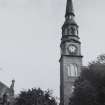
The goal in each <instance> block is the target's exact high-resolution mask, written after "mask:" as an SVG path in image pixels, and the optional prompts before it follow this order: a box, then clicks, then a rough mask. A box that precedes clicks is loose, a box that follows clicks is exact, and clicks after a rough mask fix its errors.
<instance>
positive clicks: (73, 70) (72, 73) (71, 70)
mask: <svg viewBox="0 0 105 105" xmlns="http://www.w3.org/2000/svg"><path fill="white" fill-rule="evenodd" d="M67 72H68V76H69V77H77V76H78V68H77V65H76V64H69V65H68V66H67Z"/></svg>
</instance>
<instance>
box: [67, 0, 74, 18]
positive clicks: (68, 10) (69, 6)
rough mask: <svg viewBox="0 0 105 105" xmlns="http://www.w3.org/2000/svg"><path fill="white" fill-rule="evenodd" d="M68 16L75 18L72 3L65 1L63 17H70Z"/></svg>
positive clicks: (69, 0) (68, 0)
mask: <svg viewBox="0 0 105 105" xmlns="http://www.w3.org/2000/svg"><path fill="white" fill-rule="evenodd" d="M70 15H73V16H75V14H74V8H73V2H72V0H67V4H66V14H65V17H67V16H70Z"/></svg>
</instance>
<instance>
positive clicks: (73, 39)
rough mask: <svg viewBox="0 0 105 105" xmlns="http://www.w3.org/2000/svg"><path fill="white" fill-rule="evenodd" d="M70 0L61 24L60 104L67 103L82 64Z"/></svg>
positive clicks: (79, 43)
mask: <svg viewBox="0 0 105 105" xmlns="http://www.w3.org/2000/svg"><path fill="white" fill-rule="evenodd" d="M74 18H75V14H74V9H73V3H72V0H67V5H66V14H65V22H64V24H63V26H62V38H61V45H60V48H61V58H60V104H61V105H68V103H69V98H70V96H71V94H72V91H73V88H74V87H73V83H74V81H75V79H76V78H77V77H78V76H79V75H80V72H81V66H82V55H81V42H80V41H79V39H80V38H79V36H78V25H77V23H76V22H75V20H74Z"/></svg>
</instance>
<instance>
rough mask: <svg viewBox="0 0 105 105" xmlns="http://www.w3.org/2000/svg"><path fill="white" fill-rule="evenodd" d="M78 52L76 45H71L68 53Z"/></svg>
mask: <svg viewBox="0 0 105 105" xmlns="http://www.w3.org/2000/svg"><path fill="white" fill-rule="evenodd" d="M76 50H77V48H76V46H75V45H69V46H68V51H69V52H70V53H72V54H73V53H76Z"/></svg>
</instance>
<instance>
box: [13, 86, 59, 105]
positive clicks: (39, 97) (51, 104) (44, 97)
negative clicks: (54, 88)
mask: <svg viewBox="0 0 105 105" xmlns="http://www.w3.org/2000/svg"><path fill="white" fill-rule="evenodd" d="M15 105H57V104H56V100H55V98H54V97H53V96H52V94H51V91H49V90H47V91H43V90H41V89H40V88H38V89H36V88H34V89H33V88H32V89H29V90H28V91H21V93H20V94H19V96H18V97H17V98H16V102H15Z"/></svg>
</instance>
